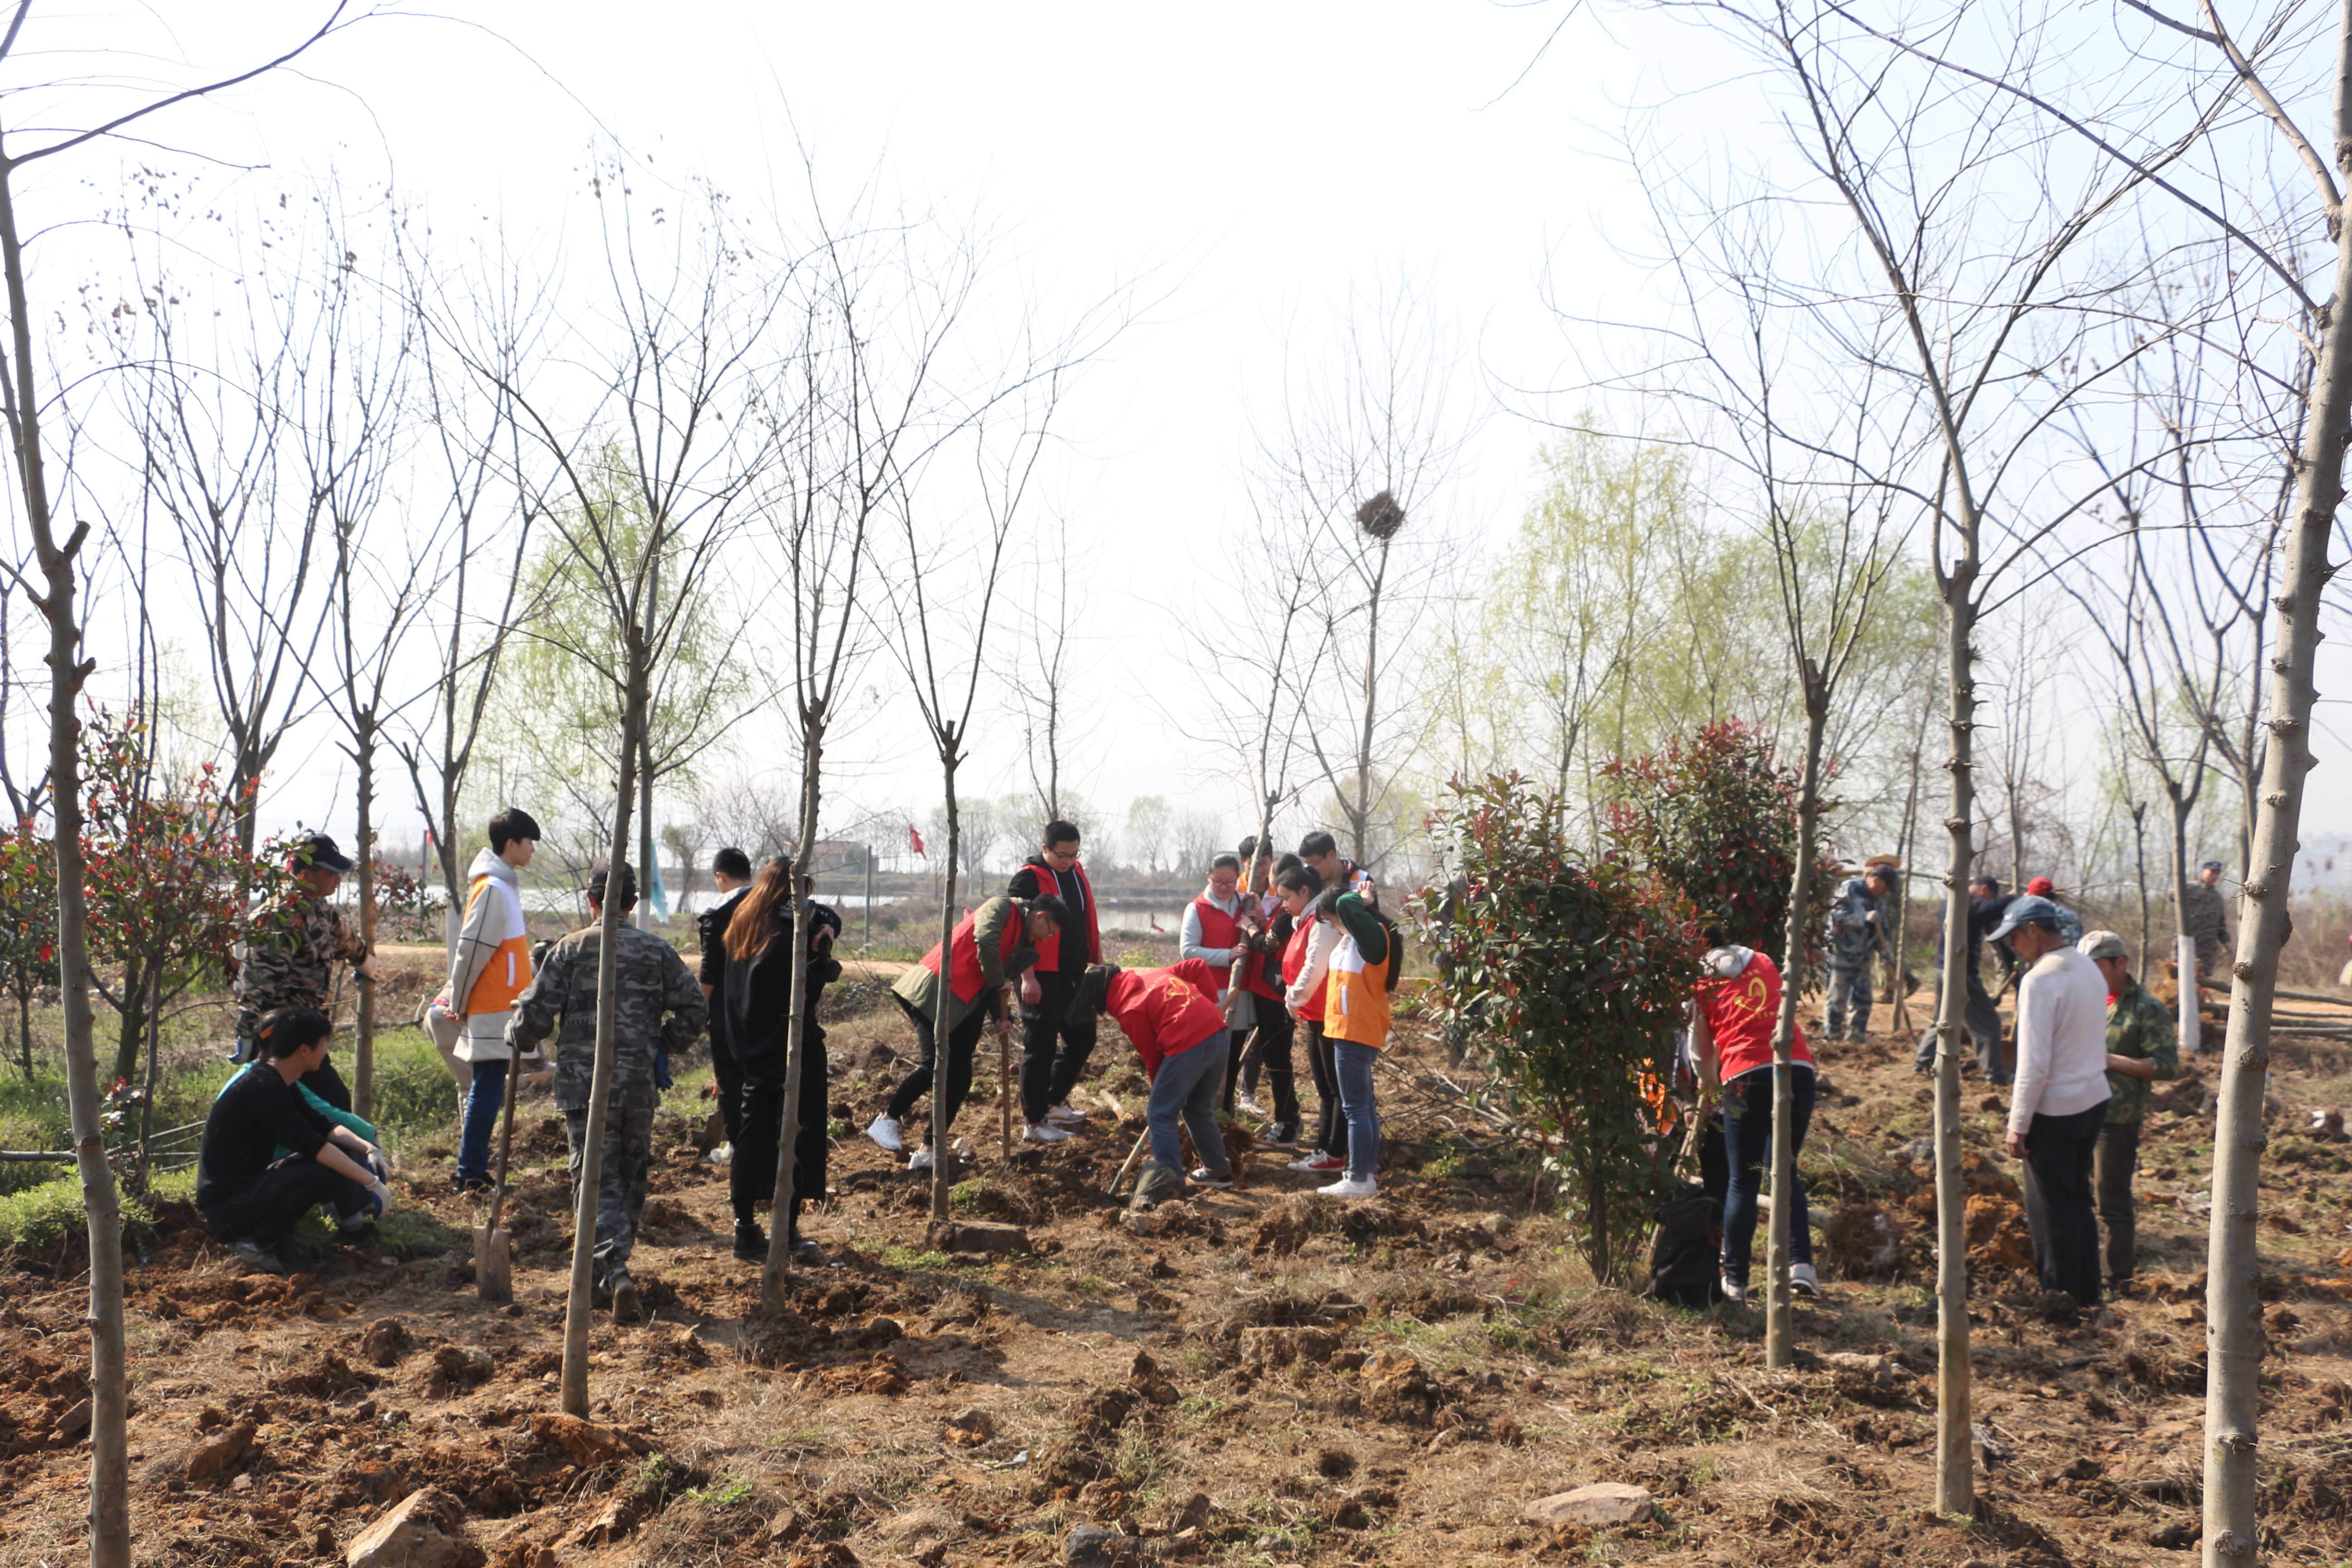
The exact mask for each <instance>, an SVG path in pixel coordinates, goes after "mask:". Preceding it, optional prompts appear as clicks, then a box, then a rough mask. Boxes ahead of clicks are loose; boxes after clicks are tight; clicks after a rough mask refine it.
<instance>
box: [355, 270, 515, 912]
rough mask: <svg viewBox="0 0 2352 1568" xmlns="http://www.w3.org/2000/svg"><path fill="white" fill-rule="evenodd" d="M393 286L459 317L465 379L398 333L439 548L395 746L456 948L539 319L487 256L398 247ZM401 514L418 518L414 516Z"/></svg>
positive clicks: (511, 564) (507, 607)
mask: <svg viewBox="0 0 2352 1568" xmlns="http://www.w3.org/2000/svg"><path fill="white" fill-rule="evenodd" d="M400 263H401V277H400V282H399V285H398V286H399V289H400V291H401V299H402V302H403V306H404V309H413V308H415V307H414V302H415V301H421V300H437V301H440V302H442V304H443V307H444V309H445V310H449V311H451V312H453V313H454V312H457V311H462V312H463V313H464V315H465V316H466V318H467V321H468V325H469V327H470V329H471V333H470V336H469V338H468V340H467V341H468V344H469V348H468V352H469V353H474V354H478V355H479V356H480V361H481V363H482V364H483V366H484V372H485V373H484V374H480V375H476V374H472V373H471V372H470V371H469V370H468V369H467V363H466V361H465V359H464V358H463V357H462V356H460V355H459V354H457V353H455V352H453V351H452V349H451V347H450V345H449V343H448V342H446V340H445V339H444V337H443V335H442V334H441V333H439V332H436V331H431V330H425V331H416V332H415V333H414V334H413V335H412V337H411V339H410V352H411V353H412V354H413V356H414V366H413V369H412V372H411V378H410V386H411V393H412V395H413V397H414V398H415V416H416V423H417V426H419V428H420V429H421V431H422V432H423V436H422V447H423V449H422V452H421V454H419V456H418V458H417V460H416V462H415V471H416V472H417V473H418V474H420V475H429V476H430V478H429V479H419V481H418V484H417V488H416V490H415V492H413V495H415V497H418V498H421V497H422V496H424V495H427V494H429V495H430V496H431V497H432V498H433V501H432V510H431V511H430V512H422V509H420V513H421V514H422V517H423V518H424V519H429V521H426V526H425V531H427V532H429V533H430V534H432V535H433V536H434V537H436V538H437V539H440V540H443V541H445V542H446V561H447V569H446V572H445V573H444V574H442V576H441V578H440V581H439V583H438V586H437V591H436V593H435V594H434V595H432V596H431V598H430V599H429V600H428V602H427V603H426V604H425V605H422V606H420V610H419V615H418V619H419V620H420V621H422V622H423V623H424V624H425V625H426V626H429V627H430V629H431V631H432V635H433V644H434V655H435V661H436V662H435V665H434V678H433V679H434V687H435V691H434V699H433V702H432V705H431V707H430V708H429V709H427V710H421V711H420V712H418V713H416V714H415V716H414V717H410V716H408V715H404V718H410V721H409V722H408V723H407V724H406V725H405V726H404V729H403V731H402V732H400V733H399V734H397V735H395V736H394V739H393V746H394V750H395V751H397V752H398V753H399V755H400V759H401V763H402V764H403V766H404V769H405V770H406V772H407V774H408V780H409V785H410V788H411V789H412V790H413V791H414V792H415V798H416V809H417V812H418V814H419V815H420V816H423V817H424V819H425V826H426V829H427V833H428V836H429V837H430V838H431V840H432V850H433V860H434V864H435V868H436V869H437V870H438V871H439V872H440V876H441V888H442V893H443V897H444V900H445V902H444V910H445V911H446V920H445V922H444V931H443V941H444V942H445V944H446V946H447V947H448V948H449V950H450V951H451V952H455V950H456V944H457V931H458V926H459V923H460V921H461V920H462V918H463V911H464V910H465V907H466V884H465V866H466V860H465V858H464V850H465V846H466V840H467V834H466V830H465V828H464V826H462V824H461V822H460V819H459V815H458V813H459V809H460V806H461V805H462V804H463V802H464V800H465V798H466V792H467V788H468V786H469V784H470V783H471V782H472V779H473V772H474V764H475V760H476V749H477V748H478V746H479V745H480V744H481V742H482V740H483V737H484V735H485V732H486V730H487V728H488V724H489V720H490V714H491V702H492V699H493V697H494V695H495V694H496V693H497V691H498V689H499V674H500V671H501V669H502V668H503V665H504V661H505V659H506V657H507V655H508V652H509V648H510V647H511V645H512V643H513V640H514V638H515V636H516V626H517V624H518V622H519V621H520V618H521V615H522V613H523V611H524V609H525V607H526V606H525V603H524V601H523V599H522V598H521V594H522V589H523V585H524V574H523V565H524V562H525V561H526V560H527V558H528V556H529V552H530V545H531V537H532V527H533V524H534V523H535V522H536V521H538V520H539V506H540V500H539V497H540V496H541V494H542V493H543V492H544V481H543V480H541V479H538V478H536V477H535V475H534V470H535V468H536V467H537V465H536V464H535V463H527V462H526V461H525V454H524V437H523V436H522V432H521V426H520V423H519V422H518V421H517V419H516V418H515V416H514V415H515V409H514V406H513V402H512V399H511V398H510V397H509V395H508V394H507V393H506V391H505V390H504V389H505V388H506V387H507V386H509V385H515V384H523V383H525V382H527V381H528V379H529V378H530V374H531V361H532V359H533V358H535V356H536V354H537V352H538V348H539V341H540V335H541V331H542V330H543V327H544V325H545V320H546V318H545V313H544V307H545V303H546V302H545V300H543V299H541V298H540V297H537V296H535V295H534V294H532V293H531V292H530V289H529V287H528V285H526V283H525V282H524V276H523V269H522V268H520V267H518V266H515V265H512V264H510V263H508V264H499V263H498V262H493V263H491V264H489V265H486V266H484V267H483V268H479V269H478V270H476V271H474V272H471V273H469V274H466V275H463V276H460V275H458V274H457V273H456V272H455V271H454V270H452V269H447V268H439V267H436V265H435V264H434V262H433V258H431V257H430V256H428V255H425V254H422V253H420V252H417V251H415V250H412V249H404V250H403V251H402V252H401V256H400ZM412 515H413V516H415V515H418V514H412Z"/></svg>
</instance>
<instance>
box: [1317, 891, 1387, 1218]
mask: <svg viewBox="0 0 2352 1568" xmlns="http://www.w3.org/2000/svg"><path fill="white" fill-rule="evenodd" d="M1317 919H1318V921H1326V922H1328V923H1329V924H1331V925H1334V926H1337V927H1339V932H1340V934H1339V942H1338V943H1337V944H1336V945H1335V946H1334V947H1333V948H1332V950H1331V961H1330V970H1329V973H1328V977H1327V978H1326V979H1325V981H1324V992H1323V1037H1324V1038H1325V1039H1327V1040H1328V1041H1329V1042H1330V1043H1331V1071H1332V1078H1333V1079H1334V1080H1335V1081H1336V1082H1337V1084H1338V1086H1339V1109H1340V1111H1341V1112H1342V1114H1344V1115H1345V1116H1346V1117H1347V1119H1348V1170H1347V1173H1346V1174H1344V1175H1342V1176H1341V1177H1340V1178H1339V1180H1338V1181H1336V1182H1334V1183H1332V1184H1330V1185H1329V1186H1328V1187H1318V1188H1316V1189H1315V1190H1316V1191H1317V1192H1318V1194H1321V1195H1322V1196H1324V1197H1327V1198H1369V1197H1370V1196H1371V1195H1372V1194H1375V1193H1377V1192H1379V1191H1380V1183H1379V1182H1378V1180H1376V1179H1375V1174H1374V1173H1376V1172H1377V1171H1378V1170H1379V1168H1380V1163H1381V1113H1380V1109H1379V1107H1378V1106H1377V1105H1376V1104H1375V1103H1374V1100H1373V1094H1372V1064H1373V1063H1374V1062H1376V1061H1378V1060H1379V1059H1380V1055H1381V1047H1383V1046H1385V1045H1387V1044H1388V1043H1389V966H1390V964H1391V962H1392V961H1393V959H1394V957H1395V953H1394V952H1393V949H1392V945H1391V942H1390V941H1389V932H1388V928H1387V927H1386V926H1384V925H1382V924H1381V918H1380V917H1379V916H1378V915H1376V914H1374V913H1373V912H1372V906H1371V904H1370V902H1369V901H1368V900H1366V899H1365V897H1364V895H1363V894H1361V893H1352V892H1349V893H1342V892H1338V891H1336V889H1335V890H1334V891H1332V892H1327V893H1325V894H1324V895H1323V896H1322V898H1321V900H1320V905H1319V908H1318V913H1317Z"/></svg>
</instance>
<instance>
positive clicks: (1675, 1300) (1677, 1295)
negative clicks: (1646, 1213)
mask: <svg viewBox="0 0 2352 1568" xmlns="http://www.w3.org/2000/svg"><path fill="white" fill-rule="evenodd" d="M1679 1190H1680V1193H1681V1195H1680V1196H1678V1197H1676V1198H1675V1199H1674V1200H1673V1201H1672V1202H1671V1203H1667V1204H1664V1205H1661V1206H1660V1207H1659V1209H1658V1212H1657V1222H1658V1228H1657V1230H1656V1231H1655V1232H1654V1234H1653V1235H1652V1237H1651V1238H1650V1283H1649V1285H1648V1287H1647V1288H1646V1289H1643V1292H1642V1294H1643V1295H1644V1296H1647V1297H1648V1298H1650V1299H1651V1300H1654V1301H1664V1302H1665V1303H1666V1304H1667V1305H1668V1306H1673V1307H1692V1308H1697V1309H1701V1310H1704V1309H1705V1308H1707V1307H1711V1306H1713V1305H1714V1304H1715V1303H1716V1302H1717V1301H1720V1300H1723V1277H1722V1273H1721V1268H1722V1256H1723V1205H1721V1204H1719V1203H1717V1202H1716V1200H1715V1199H1713V1198H1711V1197H1708V1196H1707V1195H1706V1191H1705V1190H1704V1189H1703V1188H1699V1187H1696V1186H1693V1185H1691V1184H1689V1183H1687V1182H1685V1183H1682V1184H1680V1186H1679Z"/></svg>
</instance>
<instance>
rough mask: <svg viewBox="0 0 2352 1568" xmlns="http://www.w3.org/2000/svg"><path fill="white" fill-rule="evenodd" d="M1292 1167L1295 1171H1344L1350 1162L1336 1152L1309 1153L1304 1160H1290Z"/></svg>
mask: <svg viewBox="0 0 2352 1568" xmlns="http://www.w3.org/2000/svg"><path fill="white" fill-rule="evenodd" d="M1290 1168H1291V1169H1292V1170H1294V1171H1318V1172H1319V1171H1344V1170H1346V1169H1347V1168H1348V1162H1347V1161H1345V1160H1342V1159H1340V1158H1339V1156H1338V1155H1336V1154H1309V1155H1307V1158H1305V1159H1304V1160H1293V1161H1292V1162H1290Z"/></svg>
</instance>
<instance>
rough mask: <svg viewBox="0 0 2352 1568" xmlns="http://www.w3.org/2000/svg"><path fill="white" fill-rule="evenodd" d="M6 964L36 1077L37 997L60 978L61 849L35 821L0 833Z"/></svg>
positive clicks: (24, 1063) (20, 1054)
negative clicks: (59, 861) (59, 877)
mask: <svg viewBox="0 0 2352 1568" xmlns="http://www.w3.org/2000/svg"><path fill="white" fill-rule="evenodd" d="M0 970H5V980H0V984H5V987H6V990H7V993H8V995H9V998H10V999H11V1000H12V1001H14V1002H15V1003H16V1058H17V1066H18V1067H19V1068H21V1069H22V1070H23V1072H24V1074H25V1081H26V1083H30V1082H32V1081H33V1079H34V1070H33V1000H34V998H35V997H36V996H37V995H38V994H40V993H41V992H43V991H47V990H54V989H56V987H57V984H58V851H57V846H56V845H55V844H54V843H52V842H51V841H50V839H49V838H48V837H47V836H45V835H43V834H40V833H37V832H36V831H35V830H34V826H33V825H32V824H31V823H29V822H20V823H18V824H17V825H16V829H15V830H14V831H13V832H10V833H7V834H0Z"/></svg>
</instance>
